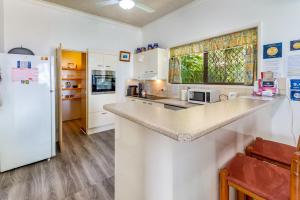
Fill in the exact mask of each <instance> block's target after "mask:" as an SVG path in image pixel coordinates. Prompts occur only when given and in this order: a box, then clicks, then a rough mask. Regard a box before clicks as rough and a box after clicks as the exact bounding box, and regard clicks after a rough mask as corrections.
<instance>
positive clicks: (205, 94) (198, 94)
mask: <svg viewBox="0 0 300 200" xmlns="http://www.w3.org/2000/svg"><path fill="white" fill-rule="evenodd" d="M218 101H220V91H219V90H215V89H210V90H206V89H189V90H188V102H189V103H196V104H207V103H215V102H218Z"/></svg>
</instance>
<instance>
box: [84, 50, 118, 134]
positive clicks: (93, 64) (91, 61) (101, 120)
mask: <svg viewBox="0 0 300 200" xmlns="http://www.w3.org/2000/svg"><path fill="white" fill-rule="evenodd" d="M117 65H118V57H117V56H116V55H111V54H104V53H99V52H90V51H89V54H88V74H89V75H88V77H89V80H88V88H89V90H88V91H89V93H88V94H89V98H88V113H89V114H88V133H89V134H91V133H97V132H101V131H105V130H108V129H112V128H113V126H114V115H113V114H111V113H109V112H107V111H105V110H104V109H103V106H104V105H105V104H110V103H116V94H99V95H92V91H91V88H92V85H91V83H92V80H91V78H92V70H112V71H115V70H116V68H117Z"/></svg>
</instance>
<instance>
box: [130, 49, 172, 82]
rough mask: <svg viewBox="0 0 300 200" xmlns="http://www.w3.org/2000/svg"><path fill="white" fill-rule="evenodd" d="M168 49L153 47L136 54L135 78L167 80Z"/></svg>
mask: <svg viewBox="0 0 300 200" xmlns="http://www.w3.org/2000/svg"><path fill="white" fill-rule="evenodd" d="M168 68H169V65H168V51H167V50H166V49H153V50H149V51H146V52H143V53H139V54H135V55H134V69H133V76H134V77H133V78H135V79H138V80H156V79H161V80H166V79H167V77H168Z"/></svg>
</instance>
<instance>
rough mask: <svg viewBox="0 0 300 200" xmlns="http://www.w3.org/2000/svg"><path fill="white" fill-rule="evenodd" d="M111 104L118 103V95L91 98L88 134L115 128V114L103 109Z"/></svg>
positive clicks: (102, 95)
mask: <svg viewBox="0 0 300 200" xmlns="http://www.w3.org/2000/svg"><path fill="white" fill-rule="evenodd" d="M111 103H116V94H100V95H91V96H90V97H89V119H88V122H89V123H88V128H89V129H88V134H93V133H99V132H102V131H106V130H110V129H113V128H114V118H115V116H114V114H112V113H110V112H108V111H106V110H104V109H103V106H104V105H105V104H111Z"/></svg>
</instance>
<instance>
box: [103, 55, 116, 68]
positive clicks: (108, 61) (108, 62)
mask: <svg viewBox="0 0 300 200" xmlns="http://www.w3.org/2000/svg"><path fill="white" fill-rule="evenodd" d="M117 62H118V59H117V56H114V55H108V54H104V55H103V65H104V67H105V69H106V70H115V69H116V66H117Z"/></svg>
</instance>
